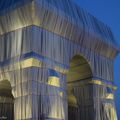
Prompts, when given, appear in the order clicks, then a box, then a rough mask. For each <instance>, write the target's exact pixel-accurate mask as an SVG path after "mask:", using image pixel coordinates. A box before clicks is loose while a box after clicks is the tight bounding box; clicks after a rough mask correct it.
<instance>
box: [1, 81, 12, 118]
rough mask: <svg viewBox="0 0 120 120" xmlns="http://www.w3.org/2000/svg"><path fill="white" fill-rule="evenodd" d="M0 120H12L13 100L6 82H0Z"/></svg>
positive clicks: (9, 85)
mask: <svg viewBox="0 0 120 120" xmlns="http://www.w3.org/2000/svg"><path fill="white" fill-rule="evenodd" d="M0 119H6V120H14V98H13V95H12V88H11V84H10V82H9V81H8V80H4V81H1V82H0Z"/></svg>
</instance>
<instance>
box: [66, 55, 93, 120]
mask: <svg viewBox="0 0 120 120" xmlns="http://www.w3.org/2000/svg"><path fill="white" fill-rule="evenodd" d="M91 77H92V71H91V68H90V65H89V63H88V61H87V60H86V59H85V58H84V57H83V56H80V55H76V56H74V57H73V58H72V60H71V62H70V69H69V72H68V75H67V86H68V120H79V119H80V118H81V117H80V115H79V114H80V113H79V112H80V109H79V102H78V97H77V95H78V94H79V93H77V88H76V86H77V85H80V84H84V81H86V80H89V79H91ZM81 97H84V96H81Z"/></svg>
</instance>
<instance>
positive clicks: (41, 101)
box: [11, 67, 67, 120]
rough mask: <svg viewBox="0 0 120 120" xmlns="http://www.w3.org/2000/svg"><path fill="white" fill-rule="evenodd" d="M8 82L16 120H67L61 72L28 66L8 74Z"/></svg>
mask: <svg viewBox="0 0 120 120" xmlns="http://www.w3.org/2000/svg"><path fill="white" fill-rule="evenodd" d="M11 81H12V92H13V96H14V116H15V120H31V119H34V120H44V119H46V120H47V119H54V120H59V119H60V120H61V119H64V120H65V119H66V118H65V117H66V113H67V98H66V91H65V89H64V88H65V87H64V86H65V84H64V82H62V81H64V77H63V75H62V74H61V73H59V72H57V71H55V70H53V69H49V68H42V67H41V68H38V67H31V68H25V69H21V70H16V71H14V72H13V73H11ZM62 85H64V86H62Z"/></svg>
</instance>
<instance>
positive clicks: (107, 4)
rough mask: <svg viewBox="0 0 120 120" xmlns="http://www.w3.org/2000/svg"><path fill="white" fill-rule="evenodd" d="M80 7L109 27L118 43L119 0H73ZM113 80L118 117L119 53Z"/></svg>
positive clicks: (119, 109) (119, 31)
mask: <svg viewBox="0 0 120 120" xmlns="http://www.w3.org/2000/svg"><path fill="white" fill-rule="evenodd" d="M73 1H75V2H76V3H77V4H79V6H80V7H82V8H84V9H85V10H87V11H88V12H89V13H91V14H92V15H94V16H95V17H97V18H98V19H99V20H101V21H102V22H104V23H105V24H107V25H108V26H110V27H111V29H112V31H113V34H114V36H115V38H116V40H117V42H118V44H119V45H120V0H73ZM114 80H115V84H116V85H117V86H118V90H117V91H116V107H117V109H118V115H119V119H120V54H119V55H118V56H117V57H116V59H115V63H114Z"/></svg>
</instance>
